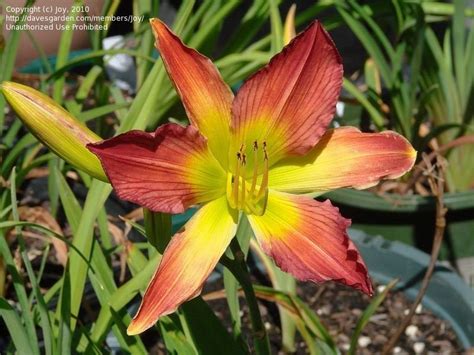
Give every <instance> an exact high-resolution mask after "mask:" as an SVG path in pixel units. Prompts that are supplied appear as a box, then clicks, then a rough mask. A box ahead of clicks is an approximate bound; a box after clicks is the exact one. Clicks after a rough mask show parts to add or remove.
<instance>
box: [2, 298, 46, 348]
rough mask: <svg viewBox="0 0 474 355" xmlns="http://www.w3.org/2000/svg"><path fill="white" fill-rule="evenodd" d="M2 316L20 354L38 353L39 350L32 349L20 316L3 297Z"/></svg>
mask: <svg viewBox="0 0 474 355" xmlns="http://www.w3.org/2000/svg"><path fill="white" fill-rule="evenodd" d="M0 316H2V318H3V320H4V321H5V324H6V326H7V329H8V334H9V335H10V336H11V338H12V341H13V344H14V345H15V348H16V351H17V353H18V354H34V353H38V349H37V348H36V349H35V348H32V347H31V345H30V338H29V336H28V333H27V331H26V330H25V327H24V326H23V324H22V322H21V319H20V317H19V316H18V313H17V312H16V311H15V310H14V309H13V307H12V306H10V304H9V303H8V302H7V300H6V299H5V298H3V297H0Z"/></svg>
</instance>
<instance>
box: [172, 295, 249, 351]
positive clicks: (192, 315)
mask: <svg viewBox="0 0 474 355" xmlns="http://www.w3.org/2000/svg"><path fill="white" fill-rule="evenodd" d="M181 310H182V312H183V313H182V314H183V316H184V318H185V319H186V324H187V327H188V329H189V332H190V334H191V336H192V340H193V343H194V344H195V346H196V348H197V350H198V353H200V354H206V355H207V354H209V355H212V354H216V355H221V354H229V355H231V354H244V353H247V352H246V351H245V349H243V348H242V347H241V346H240V345H239V344H238V343H237V342H236V341H235V340H234V339H233V338H232V336H231V335H230V334H229V333H228V332H227V331H226V329H225V328H224V327H223V325H222V323H221V322H220V320H219V319H218V318H217V317H216V315H215V314H214V312H213V311H212V310H211V308H210V307H209V306H208V305H207V303H206V302H204V301H203V300H202V298H201V297H196V298H194V299H192V300H190V301H188V302H186V303H184V304H183V305H182V306H181Z"/></svg>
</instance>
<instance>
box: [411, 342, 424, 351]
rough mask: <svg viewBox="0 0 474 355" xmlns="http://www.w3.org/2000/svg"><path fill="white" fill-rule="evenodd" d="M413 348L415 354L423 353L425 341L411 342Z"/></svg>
mask: <svg viewBox="0 0 474 355" xmlns="http://www.w3.org/2000/svg"><path fill="white" fill-rule="evenodd" d="M413 350H414V351H415V354H421V353H423V351H425V343H422V342H420V341H417V342H416V343H415V344H413Z"/></svg>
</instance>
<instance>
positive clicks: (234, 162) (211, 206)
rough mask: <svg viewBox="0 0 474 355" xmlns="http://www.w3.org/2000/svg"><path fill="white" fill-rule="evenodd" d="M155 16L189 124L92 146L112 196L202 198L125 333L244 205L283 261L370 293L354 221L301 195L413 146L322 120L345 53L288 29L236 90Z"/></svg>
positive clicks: (191, 287) (389, 173)
mask: <svg viewBox="0 0 474 355" xmlns="http://www.w3.org/2000/svg"><path fill="white" fill-rule="evenodd" d="M151 25H152V28H153V31H154V34H155V36H156V39H157V43H156V44H157V48H158V50H159V52H160V54H161V58H162V59H163V61H164V64H165V67H166V70H167V72H168V74H169V76H170V78H171V79H172V81H173V82H174V85H175V86H176V90H177V92H178V94H179V95H180V97H181V100H182V102H183V104H184V107H185V109H186V112H187V115H188V117H189V120H190V122H191V125H189V126H187V127H183V126H180V125H177V124H166V125H163V126H161V127H159V128H158V129H157V130H156V131H155V132H154V133H147V132H142V131H131V132H128V133H125V134H121V135H119V136H117V137H115V138H112V139H109V140H105V141H103V142H100V143H94V144H90V145H88V147H89V149H90V150H91V151H92V152H94V153H95V154H96V155H97V156H98V157H99V159H100V161H101V162H102V165H103V167H104V169H105V172H106V174H107V176H108V178H109V180H110V182H111V183H112V185H113V187H114V189H115V191H116V192H117V194H118V196H119V197H120V198H122V199H125V200H129V201H132V202H135V203H137V204H140V205H142V206H145V207H147V208H149V209H150V210H152V211H160V212H167V213H181V212H183V211H185V210H186V209H187V208H189V207H191V206H194V205H201V208H200V209H199V210H198V211H197V212H196V214H195V215H194V216H193V217H192V218H191V219H190V220H189V222H188V223H187V224H186V225H185V226H184V228H183V229H182V230H181V231H179V232H178V233H177V234H176V235H175V236H174V237H173V238H172V239H171V242H170V243H169V245H168V247H167V248H166V250H165V252H164V254H163V258H162V261H161V263H160V265H159V267H158V269H157V271H156V273H155V275H154V276H153V278H152V280H151V282H150V284H149V286H148V288H147V290H146V292H145V295H144V298H143V301H142V304H141V307H140V309H139V311H138V313H137V314H136V316H135V318H134V319H133V321H132V323H131V324H130V326H129V328H128V334H137V333H140V332H143V331H144V330H146V329H147V328H149V327H151V326H152V325H153V324H154V323H155V322H156V321H157V320H158V318H159V317H161V316H164V315H167V314H170V313H172V312H174V311H175V310H176V308H177V307H178V306H179V305H180V304H182V303H183V302H185V301H187V300H189V299H191V298H193V297H195V296H196V295H198V294H199V293H200V291H201V288H202V286H203V283H204V282H205V280H206V278H207V277H208V275H209V274H210V273H211V271H212V270H213V269H214V267H215V265H216V264H217V262H218V261H219V258H220V257H221V255H222V254H223V253H224V251H225V250H226V248H227V246H228V245H229V243H230V241H231V239H232V238H233V237H234V235H235V232H236V226H237V222H238V219H239V215H241V212H242V213H243V214H245V215H246V216H247V218H248V220H249V222H250V225H251V226H252V229H253V231H254V234H255V237H256V238H257V240H258V242H259V243H260V245H261V246H262V249H263V250H264V251H265V252H266V253H267V254H268V255H269V256H271V257H272V258H273V260H274V261H275V263H276V264H277V265H278V266H279V267H280V268H281V269H282V270H284V271H286V272H289V273H291V274H293V275H294V276H295V277H296V278H298V279H300V280H311V281H314V282H322V281H328V280H335V281H338V282H341V283H344V284H346V285H349V286H352V287H354V288H356V289H359V290H361V291H363V292H365V293H367V294H372V292H373V291H372V285H371V282H370V279H369V276H368V273H367V268H366V266H365V264H364V262H363V260H362V258H361V256H360V255H359V253H358V251H357V249H356V247H355V245H354V244H353V243H352V241H350V240H349V238H348V235H347V228H348V227H349V225H350V221H349V220H348V219H345V218H344V217H342V216H341V215H340V214H339V211H338V209H337V208H336V207H334V206H332V205H331V203H330V202H329V201H324V202H319V201H316V200H314V199H312V198H310V197H308V196H303V195H302V194H305V193H314V192H317V193H322V192H325V191H329V190H333V189H337V188H342V187H355V188H366V187H369V186H372V185H375V184H377V182H378V181H379V180H380V179H382V178H396V177H399V176H401V175H403V174H404V173H405V172H406V171H408V170H409V169H410V168H411V167H412V165H413V163H414V160H415V156H416V152H415V151H414V150H413V148H412V147H411V145H410V144H409V143H408V142H407V140H406V139H404V138H403V137H402V136H400V135H398V134H396V133H394V132H383V133H380V134H372V133H361V132H360V131H359V130H357V129H355V128H346V127H344V128H336V129H328V125H329V123H330V121H331V119H332V117H333V114H334V111H335V105H336V101H337V99H338V95H339V91H340V89H341V83H342V64H341V58H340V56H339V54H338V52H337V50H336V48H335V46H334V43H333V42H332V40H331V38H330V37H329V35H328V33H327V32H326V31H325V30H324V28H323V27H322V26H321V24H320V23H319V22H313V23H312V24H311V25H310V26H309V27H308V28H307V29H306V30H305V31H303V32H302V33H301V34H300V35H298V36H297V37H296V38H294V39H293V40H292V41H291V42H290V43H289V44H288V45H287V46H286V47H285V48H284V49H283V50H282V52H281V53H279V54H277V55H276V56H275V57H274V58H273V59H272V60H271V61H270V63H269V64H268V65H267V66H265V67H264V68H262V69H261V70H259V71H258V72H257V73H256V74H254V75H253V76H251V77H250V78H249V79H248V80H247V81H246V82H245V83H244V84H243V85H242V87H241V88H240V90H239V92H238V93H237V95H236V97H235V98H234V97H233V94H232V91H231V90H230V89H229V87H228V86H227V85H226V84H225V83H224V81H223V80H222V78H221V76H220V74H219V72H218V71H217V69H216V68H215V67H214V65H213V64H212V62H211V61H210V60H209V59H208V58H206V57H205V56H203V55H201V54H200V53H198V52H197V51H195V50H194V49H191V48H189V47H186V46H185V45H184V44H183V43H182V42H181V40H180V39H179V38H178V37H177V36H176V35H174V34H173V33H172V32H171V30H170V29H169V28H168V27H166V25H164V24H163V23H162V22H160V21H159V20H157V19H154V20H152V21H151Z"/></svg>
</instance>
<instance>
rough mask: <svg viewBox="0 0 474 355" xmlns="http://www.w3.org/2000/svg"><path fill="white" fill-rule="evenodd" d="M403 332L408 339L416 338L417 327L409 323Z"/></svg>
mask: <svg viewBox="0 0 474 355" xmlns="http://www.w3.org/2000/svg"><path fill="white" fill-rule="evenodd" d="M405 334H406V336H407V337H409V338H410V339H416V337H417V335H418V327H417V326H416V325H409V326H408V327H407V329H405Z"/></svg>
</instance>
